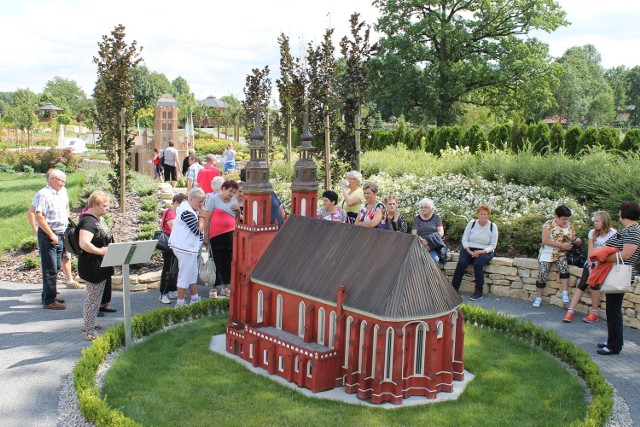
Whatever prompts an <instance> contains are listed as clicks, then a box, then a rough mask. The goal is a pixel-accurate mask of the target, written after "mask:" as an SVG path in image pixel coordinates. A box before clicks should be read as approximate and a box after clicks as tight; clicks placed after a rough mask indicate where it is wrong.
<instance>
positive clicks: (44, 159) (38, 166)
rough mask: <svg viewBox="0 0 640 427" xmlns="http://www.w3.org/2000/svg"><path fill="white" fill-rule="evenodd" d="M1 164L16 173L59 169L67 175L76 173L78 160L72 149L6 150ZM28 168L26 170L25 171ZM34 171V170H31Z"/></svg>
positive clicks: (0, 160)
mask: <svg viewBox="0 0 640 427" xmlns="http://www.w3.org/2000/svg"><path fill="white" fill-rule="evenodd" d="M0 164H6V165H8V166H9V167H10V168H11V169H13V170H15V171H16V172H30V171H33V172H40V173H45V172H47V171H48V170H49V169H51V168H54V167H55V168H58V169H60V170H63V171H65V172H66V173H72V172H75V171H76V169H77V166H78V165H77V159H76V157H75V156H74V154H73V151H72V150H71V149H70V148H65V149H64V150H59V149H56V148H51V149H48V150H34V149H27V150H11V151H10V150H4V152H3V153H2V156H0ZM25 168H26V169H25ZM31 169H32V170H31Z"/></svg>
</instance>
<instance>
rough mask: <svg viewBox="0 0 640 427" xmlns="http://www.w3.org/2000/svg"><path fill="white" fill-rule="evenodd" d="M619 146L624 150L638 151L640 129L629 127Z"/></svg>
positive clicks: (639, 146) (639, 147)
mask: <svg viewBox="0 0 640 427" xmlns="http://www.w3.org/2000/svg"><path fill="white" fill-rule="evenodd" d="M618 148H619V149H620V150H622V151H633V152H637V151H638V150H639V149H640V129H629V130H628V131H627V133H625V135H624V138H623V140H622V142H621V143H620V146H619V147H618Z"/></svg>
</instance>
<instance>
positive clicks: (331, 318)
mask: <svg viewBox="0 0 640 427" xmlns="http://www.w3.org/2000/svg"><path fill="white" fill-rule="evenodd" d="M335 336H336V312H335V311H332V312H331V314H330V315H329V347H331V348H333V345H334V340H335Z"/></svg>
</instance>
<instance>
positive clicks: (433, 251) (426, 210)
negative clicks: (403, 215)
mask: <svg viewBox="0 0 640 427" xmlns="http://www.w3.org/2000/svg"><path fill="white" fill-rule="evenodd" d="M418 208H419V209H420V213H419V214H418V215H416V217H415V218H414V219H413V226H412V227H411V234H413V235H417V236H418V237H419V238H420V242H421V243H422V245H423V246H424V248H425V249H426V251H427V252H429V254H430V255H431V258H433V261H435V263H436V264H438V263H439V262H440V257H441V253H440V251H439V248H438V247H436V246H435V244H436V243H438V240H439V241H440V242H439V243H441V244H442V245H443V246H444V243H443V242H442V237H444V226H443V225H442V218H440V216H439V215H438V214H436V213H434V212H433V211H434V210H435V208H436V207H435V204H434V203H433V200H431V199H427V198H424V199H422V200H420V201H419V202H418ZM429 242H431V244H430V243H429Z"/></svg>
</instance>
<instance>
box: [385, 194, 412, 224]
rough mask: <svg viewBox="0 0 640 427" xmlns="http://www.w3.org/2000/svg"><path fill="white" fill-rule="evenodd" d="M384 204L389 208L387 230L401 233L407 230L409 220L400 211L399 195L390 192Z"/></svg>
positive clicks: (386, 219)
mask: <svg viewBox="0 0 640 427" xmlns="http://www.w3.org/2000/svg"><path fill="white" fill-rule="evenodd" d="M384 206H385V207H386V208H387V215H386V218H385V222H386V223H387V230H392V231H399V232H401V233H406V232H407V220H406V219H404V215H402V214H401V213H400V211H398V196H396V195H395V194H390V195H388V196H387V197H385V198H384Z"/></svg>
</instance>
